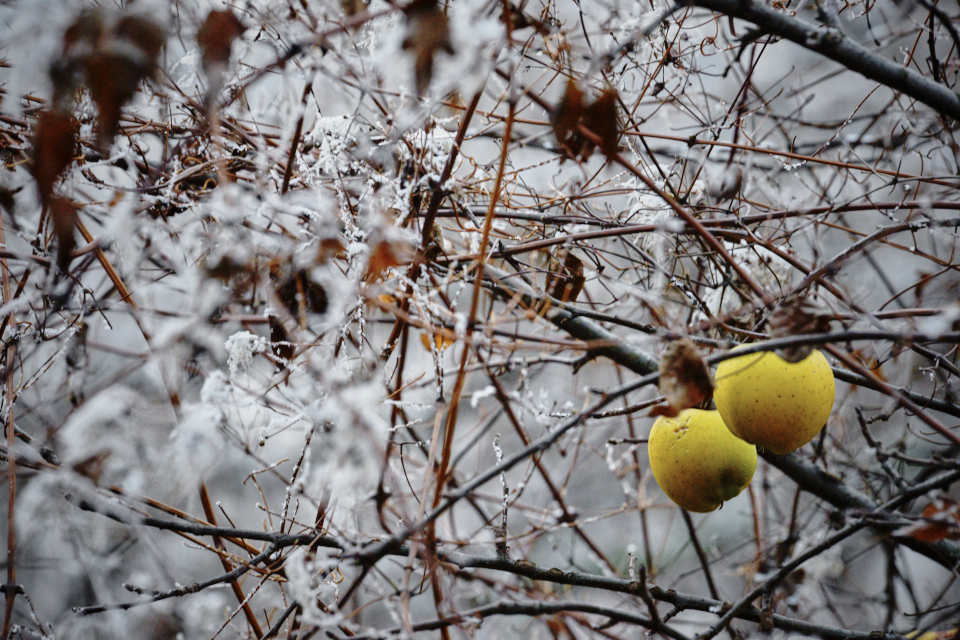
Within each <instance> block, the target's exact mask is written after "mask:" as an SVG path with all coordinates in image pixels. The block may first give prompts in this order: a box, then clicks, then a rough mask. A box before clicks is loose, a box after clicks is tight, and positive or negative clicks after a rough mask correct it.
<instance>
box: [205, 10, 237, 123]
mask: <svg viewBox="0 0 960 640" xmlns="http://www.w3.org/2000/svg"><path fill="white" fill-rule="evenodd" d="M245 30H246V27H245V26H244V25H243V23H242V22H240V18H238V17H237V16H236V14H234V13H233V11H231V10H230V9H223V10H222V11H216V10H214V11H211V12H210V13H208V14H207V18H206V20H204V21H203V24H202V25H200V29H199V30H198V31H197V44H198V45H199V46H200V61H201V64H202V65H203V72H204V73H206V74H207V90H206V93H205V95H204V102H205V103H206V104H207V105H208V106H209V104H210V103H211V102H212V101H213V98H214V97H215V96H216V95H217V94H218V93H220V88H221V87H222V86H223V78H224V74H225V73H226V71H227V64H228V63H229V62H230V50H231V49H232V48H233V41H234V40H236V39H237V38H238V37H240V35H241V34H242V33H243V32H244V31H245Z"/></svg>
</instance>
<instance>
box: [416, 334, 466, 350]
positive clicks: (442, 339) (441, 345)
mask: <svg viewBox="0 0 960 640" xmlns="http://www.w3.org/2000/svg"><path fill="white" fill-rule="evenodd" d="M456 341H457V339H456V338H455V337H454V336H453V335H452V334H451V333H449V332H447V331H442V330H437V331H434V332H433V333H428V332H426V331H424V332H423V333H421V334H420V342H421V343H422V344H423V348H424V349H426V350H427V351H433V350H434V348H435V349H436V350H437V351H443V350H444V349H446V348H447V347H449V346H450V345H452V344H454V343H455V342H456ZM431 343H432V344H431Z"/></svg>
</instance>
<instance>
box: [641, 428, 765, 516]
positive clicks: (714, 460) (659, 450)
mask: <svg viewBox="0 0 960 640" xmlns="http://www.w3.org/2000/svg"><path fill="white" fill-rule="evenodd" d="M647 452H648V453H649V454H650V468H651V469H652V470H653V477H654V478H656V479H657V484H659V485H660V488H661V489H663V492H664V493H665V494H667V496H668V497H669V498H670V499H671V500H673V501H674V502H675V503H677V505H679V506H681V507H683V508H684V509H686V510H687V511H696V512H697V513H706V512H708V511H713V510H714V509H716V508H717V507H719V506H720V505H721V504H722V503H723V502H724V501H726V500H730V499H731V498H735V497H736V496H737V495H739V494H740V492H741V491H743V490H744V488H745V487H746V486H747V485H748V484H750V480H752V479H753V472H754V471H756V470H757V448H756V447H755V446H753V445H752V444H747V443H746V442H744V441H743V440H741V439H740V438H738V437H736V436H735V435H733V434H732V433H730V430H729V429H727V427H726V425H724V424H723V420H722V419H721V418H720V414H719V413H717V412H716V411H701V410H700V409H685V410H683V411H681V412H680V415H678V416H677V417H676V418H667V417H664V416H661V417H659V418H657V421H656V422H654V423H653V428H652V429H651V430H650V439H649V440H648V441H647Z"/></svg>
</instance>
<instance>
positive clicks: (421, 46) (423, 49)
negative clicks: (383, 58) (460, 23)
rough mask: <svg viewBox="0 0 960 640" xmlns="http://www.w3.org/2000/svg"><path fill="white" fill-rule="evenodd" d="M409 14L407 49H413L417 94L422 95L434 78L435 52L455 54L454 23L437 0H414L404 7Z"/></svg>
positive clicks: (405, 39) (405, 49)
mask: <svg viewBox="0 0 960 640" xmlns="http://www.w3.org/2000/svg"><path fill="white" fill-rule="evenodd" d="M403 13H404V15H406V17H407V35H406V37H405V38H404V40H403V44H402V45H401V46H402V47H403V50H404V51H412V52H413V70H414V77H415V82H416V87H417V95H418V96H422V95H424V94H425V93H426V92H427V89H428V88H429V87H430V81H431V80H432V79H433V62H434V56H435V55H436V54H437V52H439V51H444V52H446V53H447V54H450V55H453V53H454V51H453V43H452V42H451V41H450V24H449V21H448V20H447V16H446V14H444V13H443V11H442V10H441V9H440V6H439V5H438V4H437V0H414V1H413V2H411V3H410V4H409V5H407V7H406V8H405V9H404V10H403Z"/></svg>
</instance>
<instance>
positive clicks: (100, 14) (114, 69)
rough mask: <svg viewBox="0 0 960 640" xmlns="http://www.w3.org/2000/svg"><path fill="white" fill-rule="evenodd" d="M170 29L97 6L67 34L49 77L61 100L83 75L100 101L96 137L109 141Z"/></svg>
mask: <svg viewBox="0 0 960 640" xmlns="http://www.w3.org/2000/svg"><path fill="white" fill-rule="evenodd" d="M165 40H166V34H165V33H164V30H163V28H162V27H161V26H160V25H159V24H157V23H156V22H154V21H153V20H151V19H150V18H149V17H147V16H143V15H132V14H124V13H118V12H115V11H110V10H108V9H102V8H101V9H93V10H88V11H84V12H82V13H81V14H80V15H79V17H78V18H77V19H76V20H75V21H74V22H73V24H72V25H70V28H68V29H67V32H66V33H65V34H64V36H63V54H62V55H61V56H60V58H59V59H58V60H57V61H56V62H55V63H54V64H53V66H52V67H51V70H50V77H51V79H52V80H53V84H54V96H55V98H54V100H55V103H57V104H60V103H62V102H63V101H65V100H66V98H67V97H68V96H69V95H70V94H71V93H72V91H73V89H74V87H75V85H76V84H77V83H78V82H80V81H85V82H86V84H87V87H88V88H89V89H90V96H91V97H92V98H93V101H94V103H96V105H97V110H98V111H99V112H100V117H99V119H98V122H97V142H98V144H99V145H100V147H101V148H103V147H106V146H107V145H108V144H109V143H110V142H111V141H112V140H113V137H114V136H115V135H116V133H117V130H118V127H119V123H120V111H121V109H122V108H123V106H124V105H125V104H126V103H127V102H128V101H129V100H130V99H131V98H132V97H133V96H134V94H135V93H136V91H137V87H138V86H139V84H140V82H141V81H142V80H147V79H149V78H152V77H153V76H154V74H155V73H156V69H157V58H158V56H159V55H160V50H161V49H162V48H163V44H164V41H165Z"/></svg>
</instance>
